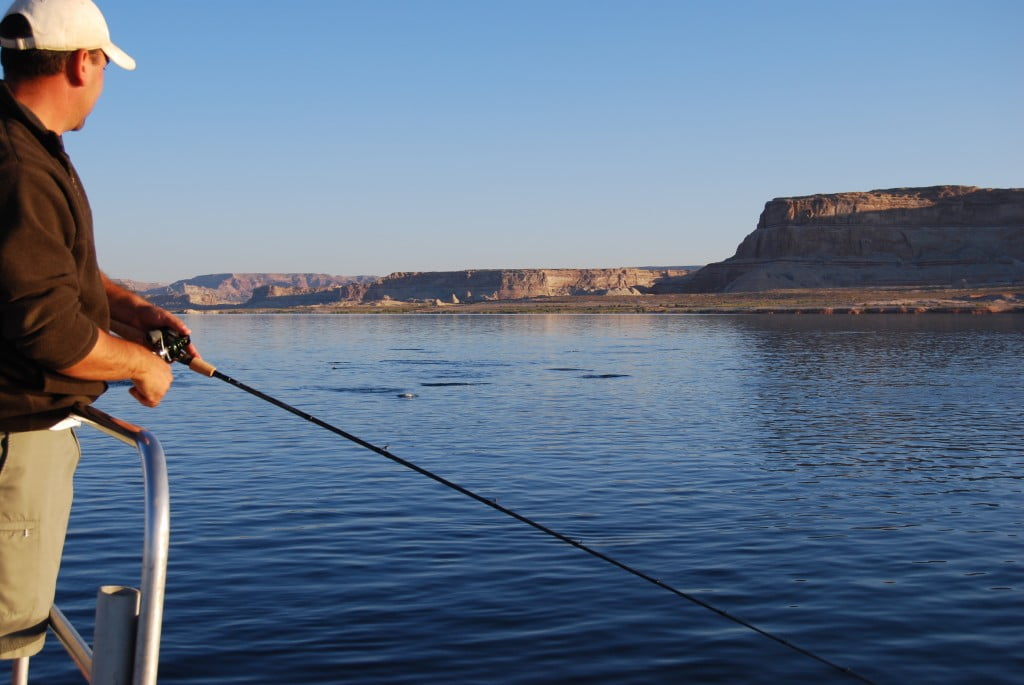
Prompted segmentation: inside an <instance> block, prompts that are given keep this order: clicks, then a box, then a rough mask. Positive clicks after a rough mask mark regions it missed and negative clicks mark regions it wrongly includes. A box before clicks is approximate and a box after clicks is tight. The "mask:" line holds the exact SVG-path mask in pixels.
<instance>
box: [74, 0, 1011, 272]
mask: <svg viewBox="0 0 1024 685" xmlns="http://www.w3.org/2000/svg"><path fill="white" fill-rule="evenodd" d="M99 4H100V7H101V8H102V9H103V10H104V13H105V14H106V16H107V21H108V24H109V25H110V27H111V33H112V36H113V38H114V41H115V42H116V43H117V44H118V45H120V46H121V47H122V48H124V49H125V50H126V51H127V52H128V53H129V54H131V55H132V56H133V57H135V58H136V60H137V61H138V64H139V68H138V69H137V70H136V71H135V72H131V73H129V72H124V71H121V70H119V69H117V68H116V67H114V66H111V67H110V69H109V70H108V72H107V84H106V91H105V92H104V95H103V98H102V99H101V100H100V103H99V105H98V106H97V108H96V110H95V111H94V112H93V115H92V117H90V119H89V122H88V124H87V126H86V128H85V129H84V130H83V131H81V132H78V133H71V134H68V135H67V136H66V137H65V142H66V144H67V147H68V149H69V151H70V152H71V154H72V157H73V159H74V161H75V164H76V166H77V167H78V169H79V171H80V173H81V174H82V175H83V177H84V178H85V183H86V187H87V188H88V190H89V194H90V198H91V200H92V204H93V211H94V214H95V217H96V223H97V242H98V246H99V251H100V262H101V266H102V267H103V268H104V270H105V271H106V272H107V273H108V274H109V275H110V276H112V277H115V278H133V279H138V280H149V281H171V280H176V279H180V278H188V277H191V276H194V275H199V274H206V273H217V272H227V271H235V272H254V271H273V272H319V273H331V274H348V275H352V274H377V275H384V274H386V273H390V272H392V271H437V270H455V269H470V268H533V267H614V266H637V265H683V264H702V263H707V262H711V261H718V260H722V259H725V258H727V257H729V256H731V255H732V254H733V252H734V251H735V248H736V246H737V245H738V244H739V243H740V241H741V240H742V239H743V237H744V236H746V235H747V234H748V233H749V232H750V231H752V230H753V229H754V226H755V225H756V223H757V218H758V215H759V214H760V212H761V210H762V209H763V207H764V203H765V202H766V201H768V200H770V199H772V198H775V197H782V196H793V195H809V194H812V193H832V192H843V191H855V190H871V189H875V188H891V187H899V186H924V185H937V184H945V183H950V184H965V185H978V186H985V187H1021V186H1024V163H1022V160H1024V127H1022V123H1024V121H1022V113H1024V39H1022V34H1021V27H1022V26H1024V2H1020V1H1019V0H1013V1H999V0H979V1H978V2H974V3H964V2H962V1H961V0H958V1H957V2H947V1H944V0H933V1H928V2H923V1H921V2H918V1H905V2H901V1H899V0H889V1H888V2H882V1H874V0H870V1H861V2H857V1H855V0H843V1H838V0H837V1H834V2H829V1H824V0H820V1H818V2H804V1H796V0H779V1H775V2H768V1H763V2H755V1H753V0H734V1H721V2H710V1H707V2H697V1H693V2H689V1H684V0H293V1H292V2H264V1H262V0H246V1H244V2H243V1H242V0H173V1H168V2H139V0H99Z"/></svg>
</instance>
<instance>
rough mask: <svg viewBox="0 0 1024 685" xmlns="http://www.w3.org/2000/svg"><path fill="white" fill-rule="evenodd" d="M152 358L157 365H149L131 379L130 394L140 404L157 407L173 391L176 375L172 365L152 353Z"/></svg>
mask: <svg viewBox="0 0 1024 685" xmlns="http://www.w3.org/2000/svg"><path fill="white" fill-rule="evenodd" d="M129 344H131V343H129ZM150 357H152V358H153V359H154V360H156V361H155V363H153V362H149V363H147V364H146V365H145V366H146V368H145V369H142V371H141V373H138V374H137V375H136V376H135V377H133V378H132V379H131V381H132V388H131V389H130V390H129V391H128V392H129V393H131V396H132V397H134V398H135V399H136V400H138V402H139V404H141V405H143V406H146V407H155V406H156V405H158V404H160V400H162V399H163V397H164V395H166V394H167V391H168V390H170V389H171V382H172V381H173V380H174V374H173V373H171V365H170V364H168V363H167V362H165V361H164V360H163V359H161V358H160V357H158V356H157V355H155V354H152V353H151V354H150Z"/></svg>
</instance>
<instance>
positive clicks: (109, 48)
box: [102, 43, 135, 71]
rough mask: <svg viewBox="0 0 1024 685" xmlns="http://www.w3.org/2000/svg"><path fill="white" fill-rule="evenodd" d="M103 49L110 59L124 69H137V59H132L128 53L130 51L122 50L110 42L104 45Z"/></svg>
mask: <svg viewBox="0 0 1024 685" xmlns="http://www.w3.org/2000/svg"><path fill="white" fill-rule="evenodd" d="M102 50H103V54H105V55H106V56H107V57H108V58H109V59H110V61H111V62H113V63H114V64H116V65H117V66H119V67H121V68H122V69H127V70H128V71H135V60H134V59H132V58H131V57H130V56H129V55H128V53H127V52H125V51H124V50H122V49H121V48H119V47H117V46H116V45H114V44H113V43H108V44H107V45H104V46H103V48H102Z"/></svg>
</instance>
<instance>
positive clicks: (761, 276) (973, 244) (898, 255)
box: [677, 186, 1024, 292]
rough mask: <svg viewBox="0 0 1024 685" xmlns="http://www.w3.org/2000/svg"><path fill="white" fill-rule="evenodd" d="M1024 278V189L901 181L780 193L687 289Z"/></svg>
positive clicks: (960, 283) (987, 281)
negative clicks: (731, 251) (732, 249)
mask: <svg viewBox="0 0 1024 685" xmlns="http://www.w3.org/2000/svg"><path fill="white" fill-rule="evenodd" d="M1022 281H1024V189H1021V188H1010V189H992V188H977V187H973V186H933V187H927V188H893V189H889V190H872V191H870V192H851V193H836V194H830V195H808V196H804V197H789V198H777V199H774V200H771V201H770V202H768V203H766V204H765V208H764V211H763V212H762V213H761V218H760V220H759V221H758V224H757V228H756V229H755V230H754V231H753V232H752V233H751V234H749V235H748V236H747V237H746V238H745V239H744V240H743V242H742V243H740V245H739V247H738V248H737V250H736V254H735V255H734V256H732V257H730V258H729V259H727V260H725V261H723V262H717V263H714V264H709V265H707V266H705V267H704V268H702V269H700V270H699V271H697V272H696V273H694V274H693V275H692V276H690V277H689V278H688V279H686V280H685V282H684V283H682V284H681V285H680V287H679V288H678V289H677V292H745V291H763V290H773V289H779V288H830V287H854V286H880V285H915V286H916V285H938V286H952V287H966V286H976V285H984V284H1001V283H1016V282H1022Z"/></svg>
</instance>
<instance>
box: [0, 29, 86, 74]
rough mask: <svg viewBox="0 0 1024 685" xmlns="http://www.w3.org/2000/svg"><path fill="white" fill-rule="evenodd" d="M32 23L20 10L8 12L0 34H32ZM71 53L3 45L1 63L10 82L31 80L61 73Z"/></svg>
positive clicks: (26, 35)
mask: <svg viewBox="0 0 1024 685" xmlns="http://www.w3.org/2000/svg"><path fill="white" fill-rule="evenodd" d="M31 37H32V27H31V26H30V25H29V23H28V19H26V18H25V17H24V15H21V14H8V15H7V16H6V17H4V20H3V21H2V22H0V38H31ZM71 54H72V53H70V52H64V51H61V50H34V49H33V50H16V49H14V48H2V49H0V64H2V65H3V68H4V79H5V80H6V81H7V82H9V83H18V82H20V81H29V80H31V79H34V78H39V77H40V76H53V75H54V74H59V73H60V72H61V71H62V70H63V69H64V68H65V66H67V63H68V57H70V56H71Z"/></svg>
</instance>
